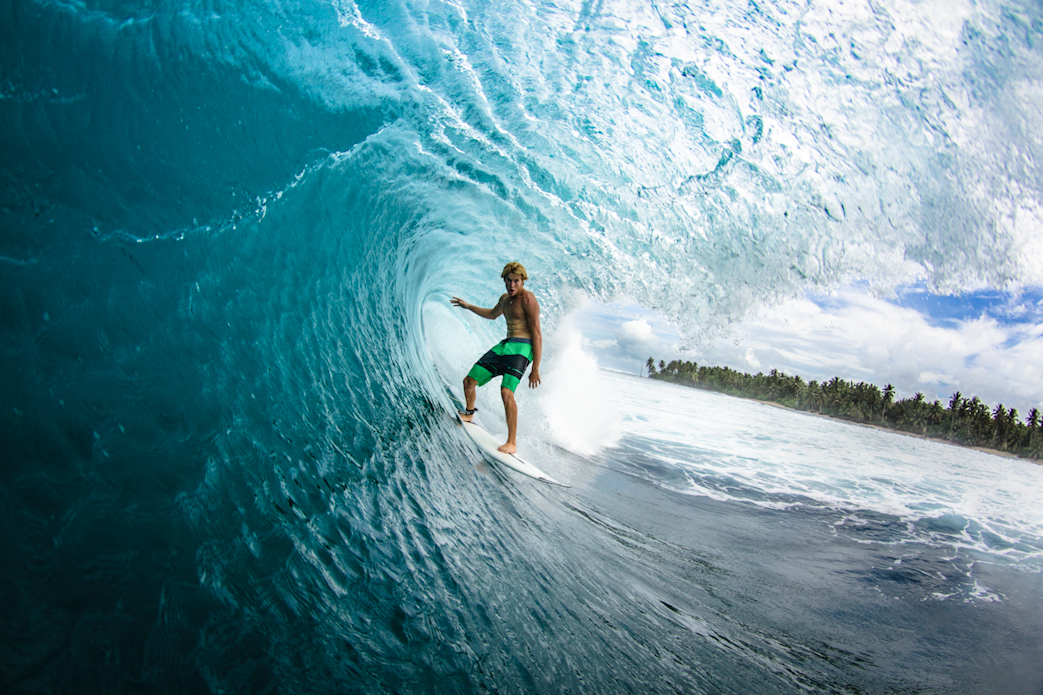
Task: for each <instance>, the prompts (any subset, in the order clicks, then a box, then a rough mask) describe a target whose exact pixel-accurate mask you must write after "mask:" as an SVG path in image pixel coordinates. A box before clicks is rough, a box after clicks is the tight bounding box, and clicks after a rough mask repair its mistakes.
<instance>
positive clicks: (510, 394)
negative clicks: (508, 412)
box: [500, 386, 514, 403]
mask: <svg viewBox="0 0 1043 695" xmlns="http://www.w3.org/2000/svg"><path fill="white" fill-rule="evenodd" d="M500 398H502V399H503V402H504V403H507V402H508V401H513V400H514V391H511V390H510V389H509V388H507V387H506V386H501V387H500Z"/></svg>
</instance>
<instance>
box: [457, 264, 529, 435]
mask: <svg viewBox="0 0 1043 695" xmlns="http://www.w3.org/2000/svg"><path fill="white" fill-rule="evenodd" d="M500 277H501V278H503V284H504V288H505V289H506V290H507V291H506V292H504V293H503V294H502V295H501V296H500V299H499V301H497V302H496V306H494V307H492V308H491V309H484V308H482V307H478V306H475V305H473V304H469V303H468V302H465V301H464V300H462V299H460V298H459V297H453V298H452V300H451V302H450V303H451V304H452V305H453V306H458V307H460V308H462V309H467V310H469V311H472V312H474V313H475V314H478V315H479V316H481V317H482V318H485V319H496V318H498V317H499V316H500V315H501V314H502V315H503V316H505V317H506V319H507V337H506V338H505V339H504V340H501V341H500V342H499V343H497V344H496V345H494V346H493V347H492V349H490V350H489V351H488V352H486V353H485V354H484V355H482V357H481V358H480V359H479V360H478V361H477V362H475V364H474V366H473V367H471V371H469V372H468V373H467V376H465V377H464V397H465V399H466V401H467V405H466V410H464V411H462V412H461V413H460V419H461V420H463V421H464V422H470V421H471V419H472V418H473V417H474V414H475V412H476V411H477V410H478V409H477V408H475V407H474V402H475V399H476V397H477V388H478V387H479V386H484V385H485V384H487V383H489V380H490V379H492V378H493V377H494V376H502V377H503V379H502V380H501V381H500V397H501V398H502V399H503V408H504V412H505V414H506V416H507V441H506V442H505V443H504V444H503V445H501V446H500V447H499V450H500V451H502V452H503V453H505V454H513V453H515V452H517V451H518V442H517V434H518V404H517V403H516V402H515V400H514V390H515V389H516V388H517V387H518V384H519V383H521V379H522V375H523V374H524V373H525V368H526V367H528V366H529V363H530V362H531V363H532V370H531V371H530V372H529V388H531V389H534V388H536V387H537V386H539V385H540V359H541V358H542V356H543V334H542V333H541V332H540V303H539V302H538V301H536V295H534V294H533V293H532V292H530V291H529V290H527V289H525V281H526V280H527V279H528V278H529V275H528V273H526V272H525V266H523V265H522V264H521V263H518V262H516V261H512V262H511V263H508V264H507V265H505V266H504V267H503V272H502V273H500Z"/></svg>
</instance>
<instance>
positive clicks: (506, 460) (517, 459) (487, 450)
mask: <svg viewBox="0 0 1043 695" xmlns="http://www.w3.org/2000/svg"><path fill="white" fill-rule="evenodd" d="M449 397H450V398H451V399H452V400H453V405H455V406H457V407H458V408H462V407H463V405H462V404H461V403H460V402H459V401H458V400H457V398H456V396H454V395H452V393H451V392H450V396H449ZM457 421H458V422H459V423H460V424H461V425H463V428H464V432H466V433H467V436H468V437H470V438H471V441H473V442H474V443H475V444H476V445H478V448H479V449H481V451H482V453H483V454H484V455H485V457H486V458H487V459H489V460H491V461H494V462H495V463H498V464H500V465H503V466H507V467H508V468H510V469H511V470H515V471H518V472H519V473H521V474H522V475H527V476H529V477H530V478H535V479H536V480H541V481H543V482H545V483H550V484H551V485H558V486H560V487H572V486H571V485H566V484H565V483H560V482H558V481H557V480H555V479H554V478H552V477H550V476H549V475H547V474H546V473H544V472H543V471H541V470H540V469H539V468H537V467H536V466H534V465H532V464H531V463H529V462H528V461H526V460H525V459H523V458H522V457H521V456H518V454H505V453H503V452H502V451H499V450H498V447H499V446H500V444H502V443H503V442H501V441H500V440H499V439H497V438H496V437H494V436H492V435H491V434H489V433H488V432H486V431H485V430H483V429H482V428H481V427H479V426H478V425H476V424H475V423H473V422H464V421H463V420H460V415H459V412H457Z"/></svg>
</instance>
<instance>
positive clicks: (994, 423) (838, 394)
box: [645, 357, 1043, 461]
mask: <svg viewBox="0 0 1043 695" xmlns="http://www.w3.org/2000/svg"><path fill="white" fill-rule="evenodd" d="M645 367H647V369H648V376H649V378H652V379H661V380H663V381H670V382H673V383H675V384H681V385H683V386H691V387H694V388H699V389H705V390H707V391H717V392H719V393H726V394H730V395H732V396H740V397H743V398H756V399H758V400H762V401H769V402H772V403H778V404H779V405H783V406H786V407H787V408H794V409H796V410H806V411H809V412H814V413H820V414H822V415H830V416H832V417H837V418H842V419H844V420H851V421H853V422H861V423H865V424H871V425H878V426H881V427H887V428H890V429H894V430H898V431H901V432H911V433H914V434H918V435H922V436H926V437H932V438H936V439H944V440H946V441H950V442H953V443H956V444H963V445H965V446H976V447H984V448H988V449H995V450H996V451H1004V452H1009V453H1012V454H1016V455H1018V456H1021V457H1024V458H1032V459H1035V460H1037V461H1038V460H1039V458H1040V455H1041V454H1043V423H1041V421H1040V412H1039V410H1037V409H1036V408H1033V409H1032V410H1031V411H1029V414H1028V417H1027V418H1025V421H1024V422H1020V421H1019V420H1018V411H1017V409H1016V408H1010V409H1007V408H1005V407H1004V406H1003V404H1002V403H1001V404H999V405H997V406H996V407H994V408H992V409H991V410H990V408H989V406H988V405H986V404H985V403H982V402H981V401H980V400H979V399H978V397H977V396H974V397H973V398H969V399H968V398H964V397H963V395H962V394H961V393H959V392H956V393H954V394H953V395H952V398H950V399H949V406H948V407H945V406H943V405H942V404H941V401H934V402H933V403H928V402H927V401H926V400H924V395H923V394H922V393H917V394H916V395H914V396H912V397H911V398H904V399H901V400H898V401H896V400H895V399H894V396H895V389H894V387H893V386H891V384H888V385H887V386H885V387H884V388H883V389H882V390H881V389H880V388H879V387H878V386H875V385H873V384H867V383H865V382H859V383H857V384H853V383H851V382H849V381H844V380H843V379H840V378H839V377H833V378H832V379H830V380H829V381H828V382H826V383H823V384H820V383H818V382H817V381H809V382H805V381H804V380H803V379H801V378H800V377H799V376H789V375H788V374H785V373H783V372H780V371H778V370H775V369H773V370H771V372H769V373H768V374H764V373H757V374H754V375H750V374H746V373H745V372H738V371H735V370H734V369H730V368H728V367H700V366H699V365H697V364H696V363H695V362H682V361H680V360H673V361H671V362H670V363H669V364H665V363H664V362H663V361H662V360H660V361H659V368H658V369H656V364H655V360H653V359H652V358H651V357H649V358H648V362H646V363H645Z"/></svg>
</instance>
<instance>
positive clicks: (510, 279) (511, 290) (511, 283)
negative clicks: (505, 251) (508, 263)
mask: <svg viewBox="0 0 1043 695" xmlns="http://www.w3.org/2000/svg"><path fill="white" fill-rule="evenodd" d="M503 286H504V287H506V288H507V295H508V296H509V297H516V296H517V295H518V293H519V292H521V290H522V288H523V287H524V286H525V279H524V278H522V276H520V275H518V274H517V273H507V274H506V275H504V276H503Z"/></svg>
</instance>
